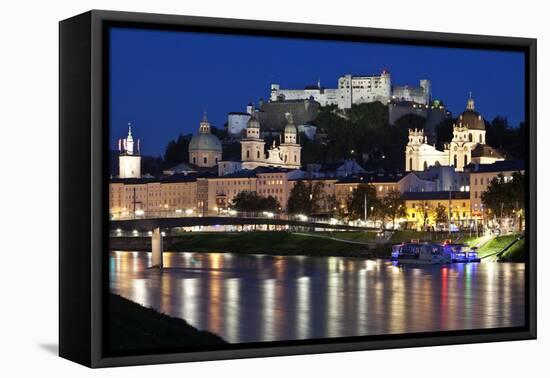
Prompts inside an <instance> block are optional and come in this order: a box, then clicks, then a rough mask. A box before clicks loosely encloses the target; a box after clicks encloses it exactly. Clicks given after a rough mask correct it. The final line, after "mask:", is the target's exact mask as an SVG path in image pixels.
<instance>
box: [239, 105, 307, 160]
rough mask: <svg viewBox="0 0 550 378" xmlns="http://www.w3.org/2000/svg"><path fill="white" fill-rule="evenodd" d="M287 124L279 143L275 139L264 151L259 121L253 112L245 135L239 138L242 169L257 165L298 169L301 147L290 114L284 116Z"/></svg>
mask: <svg viewBox="0 0 550 378" xmlns="http://www.w3.org/2000/svg"><path fill="white" fill-rule="evenodd" d="M286 119H287V124H286V126H285V128H284V133H283V136H282V140H281V143H280V144H279V145H278V146H277V145H276V143H275V141H273V145H272V146H271V147H269V149H268V150H267V155H266V154H265V152H264V148H265V141H264V140H263V138H261V137H260V122H259V121H258V119H257V118H256V116H255V115H254V114H252V116H251V117H250V119H249V120H248V123H247V125H246V129H245V137H244V138H243V139H242V140H241V162H242V168H243V169H254V168H257V167H280V168H290V169H299V168H300V166H301V151H302V147H301V146H300V144H299V143H298V130H297V128H296V126H295V125H294V121H293V118H292V114H291V113H288V114H287V116H286Z"/></svg>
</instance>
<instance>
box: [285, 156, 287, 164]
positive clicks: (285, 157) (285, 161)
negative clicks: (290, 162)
mask: <svg viewBox="0 0 550 378" xmlns="http://www.w3.org/2000/svg"><path fill="white" fill-rule="evenodd" d="M287 158H288V156H287V155H285V163H286V160H287Z"/></svg>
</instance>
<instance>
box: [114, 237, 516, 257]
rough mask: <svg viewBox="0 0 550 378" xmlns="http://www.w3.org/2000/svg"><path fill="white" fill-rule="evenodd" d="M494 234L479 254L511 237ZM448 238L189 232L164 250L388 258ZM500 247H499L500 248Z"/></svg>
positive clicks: (136, 240)
mask: <svg viewBox="0 0 550 378" xmlns="http://www.w3.org/2000/svg"><path fill="white" fill-rule="evenodd" d="M515 237H517V236H515V235H509V236H502V237H497V238H494V239H492V240H490V241H489V242H487V243H485V244H484V245H483V246H481V247H480V248H479V254H480V256H487V255H489V254H491V253H495V252H498V251H500V250H502V248H504V247H506V245H508V244H509V242H510V241H511V240H513V238H515ZM448 238H449V235H448V233H444V232H418V231H395V232H393V233H392V235H391V236H390V237H389V239H386V240H385V241H381V240H380V239H378V237H377V233H375V232H364V231H348V232H342V231H337V232H315V233H291V232H281V231H279V232H275V231H273V232H271V231H269V232H266V231H255V232H209V233H207V232H189V233H182V234H177V235H171V236H166V237H165V238H164V250H165V251H170V252H231V253H236V254H265V255H278V256H292V255H303V256H342V257H362V258H389V257H390V252H391V245H392V244H398V243H402V242H410V241H411V239H418V240H422V241H431V242H442V241H444V240H446V239H448ZM453 240H458V241H459V242H461V243H466V244H468V245H472V246H474V245H476V243H477V242H478V240H479V238H475V237H469V235H468V234H453ZM523 245H524V244H523V243H521V244H519V245H518V246H514V248H511V249H510V250H509V251H507V252H506V253H505V254H504V255H503V256H501V259H500V261H514V262H522V261H524V260H523V258H524V257H523V256H524V251H523V249H524V248H522V246H523ZM499 248H500V249H499ZM110 249H112V250H117V249H120V250H135V251H150V250H151V239H150V238H148V237H114V238H111V248H110Z"/></svg>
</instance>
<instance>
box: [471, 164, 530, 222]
mask: <svg viewBox="0 0 550 378" xmlns="http://www.w3.org/2000/svg"><path fill="white" fill-rule="evenodd" d="M481 201H482V202H483V205H484V206H485V208H486V209H487V210H488V211H489V212H490V213H491V214H492V215H494V216H496V217H506V216H515V215H518V216H519V217H520V218H521V217H522V216H523V213H524V209H525V175H524V174H522V173H521V172H514V174H513V175H512V178H511V180H506V179H505V178H504V175H503V174H502V173H501V174H499V175H498V176H496V177H495V178H493V179H492V180H491V182H490V184H489V186H488V187H487V190H486V191H485V192H483V193H482V194H481ZM520 221H521V219H520Z"/></svg>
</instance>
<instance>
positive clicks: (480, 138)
mask: <svg viewBox="0 0 550 378" xmlns="http://www.w3.org/2000/svg"><path fill="white" fill-rule="evenodd" d="M479 143H481V144H483V135H481V134H479Z"/></svg>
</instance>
